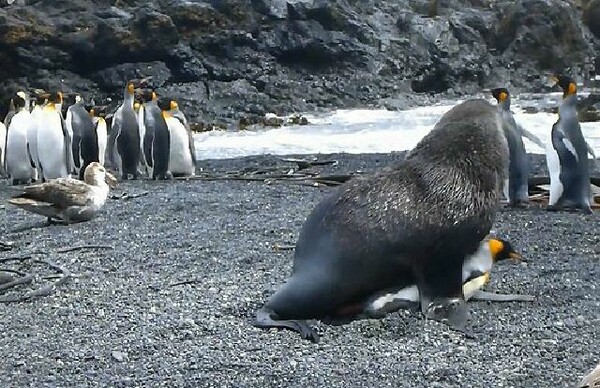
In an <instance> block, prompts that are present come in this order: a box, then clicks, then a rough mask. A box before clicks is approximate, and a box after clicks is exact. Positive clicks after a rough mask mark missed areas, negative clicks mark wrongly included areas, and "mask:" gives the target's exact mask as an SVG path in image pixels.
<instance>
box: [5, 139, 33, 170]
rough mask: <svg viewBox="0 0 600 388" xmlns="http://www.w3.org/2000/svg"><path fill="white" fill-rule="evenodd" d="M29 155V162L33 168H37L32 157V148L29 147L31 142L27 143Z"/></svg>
mask: <svg viewBox="0 0 600 388" xmlns="http://www.w3.org/2000/svg"><path fill="white" fill-rule="evenodd" d="M27 157H28V158H29V164H30V165H31V168H35V162H34V161H33V158H32V157H31V149H30V147H29V143H27ZM0 160H2V148H0Z"/></svg>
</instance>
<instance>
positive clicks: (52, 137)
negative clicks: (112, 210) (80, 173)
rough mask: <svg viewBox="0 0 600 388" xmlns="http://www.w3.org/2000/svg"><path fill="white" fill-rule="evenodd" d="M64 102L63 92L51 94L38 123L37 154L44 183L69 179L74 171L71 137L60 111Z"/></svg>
mask: <svg viewBox="0 0 600 388" xmlns="http://www.w3.org/2000/svg"><path fill="white" fill-rule="evenodd" d="M62 100H63V97H62V93H61V92H53V93H51V94H50V96H49V97H48V103H47V104H46V105H45V106H44V109H43V111H42V113H41V117H40V120H39V121H38V123H37V153H38V159H39V161H40V170H41V171H42V180H43V181H48V180H50V179H56V178H67V177H69V176H70V174H71V171H73V153H72V152H71V136H70V135H69V131H68V130H67V126H66V124H65V120H64V119H63V116H62V113H61V111H60V110H59V107H60V106H62Z"/></svg>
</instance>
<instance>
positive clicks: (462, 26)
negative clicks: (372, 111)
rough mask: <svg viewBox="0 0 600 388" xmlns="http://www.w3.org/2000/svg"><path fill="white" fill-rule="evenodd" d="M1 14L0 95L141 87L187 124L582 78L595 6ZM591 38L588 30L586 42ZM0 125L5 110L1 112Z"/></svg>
mask: <svg viewBox="0 0 600 388" xmlns="http://www.w3.org/2000/svg"><path fill="white" fill-rule="evenodd" d="M0 4H4V6H3V7H1V8H0V97H1V98H2V105H3V107H2V108H3V109H5V106H6V103H5V101H6V99H7V97H8V96H9V95H10V94H11V93H14V92H15V91H16V90H18V89H31V88H43V89H49V88H56V87H58V88H60V89H62V90H63V91H65V92H67V93H69V92H79V93H82V94H83V95H84V97H87V98H89V97H95V99H96V102H98V103H106V102H107V101H110V99H112V101H113V104H114V103H115V101H117V100H119V99H120V98H121V95H122V88H123V84H124V82H125V80H126V79H128V78H140V77H145V76H152V81H151V82H152V84H153V86H154V87H156V88H158V91H159V93H160V94H162V95H168V96H172V97H174V98H176V99H178V100H179V101H180V104H181V105H183V109H184V110H185V111H186V112H187V113H188V115H189V116H190V118H191V119H192V120H193V121H202V122H222V123H230V124H231V123H235V122H237V120H239V119H240V118H241V117H246V118H248V117H256V116H258V115H263V114H264V113H265V112H276V113H291V112H295V111H308V110H313V109H316V108H320V107H323V108H333V107H357V106H388V107H403V106H406V105H407V104H412V103H423V102H426V101H428V99H432V98H435V96H437V95H440V94H443V95H445V96H454V95H469V94H471V93H473V92H475V91H478V90H480V89H481V88H482V87H488V86H492V85H496V84H500V83H507V84H510V85H511V86H512V88H513V90H514V91H515V92H518V91H541V90H547V88H548V85H547V74H548V73H549V72H551V71H568V72H569V73H570V74H572V75H575V76H578V77H582V76H583V75H584V74H586V72H588V71H589V68H588V67H587V66H589V64H590V63H593V61H594V59H595V57H596V52H597V50H598V48H599V42H600V41H599V39H598V38H597V37H595V36H594V35H593V33H598V34H600V28H599V27H598V26H599V25H600V21H599V20H597V19H598V17H600V7H598V1H596V0H592V1H590V2H589V4H588V2H586V1H576V0H498V1H494V0H439V1H430V0H331V1H327V0H206V1H191V0H188V1H185V0H150V1H137V0H96V1H92V0H43V1H32V0H16V1H14V2H13V3H12V4H10V5H6V4H7V2H6V1H4V2H2V3H0ZM592 31H594V32H592ZM0 116H2V112H1V111H0Z"/></svg>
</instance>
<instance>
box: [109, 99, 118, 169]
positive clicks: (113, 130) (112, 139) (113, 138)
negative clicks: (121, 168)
mask: <svg viewBox="0 0 600 388" xmlns="http://www.w3.org/2000/svg"><path fill="white" fill-rule="evenodd" d="M120 113H121V108H119V109H117V111H116V112H115V115H114V116H113V121H112V123H111V126H110V134H109V135H108V144H107V145H106V148H107V149H108V160H109V162H110V164H112V165H113V167H118V165H119V163H117V158H116V155H115V143H116V142H117V136H118V135H119V132H121V114H120Z"/></svg>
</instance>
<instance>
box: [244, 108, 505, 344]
mask: <svg viewBox="0 0 600 388" xmlns="http://www.w3.org/2000/svg"><path fill="white" fill-rule="evenodd" d="M507 168H508V145H507V142H506V139H505V137H504V134H503V131H502V124H501V120H500V117H499V114H498V110H497V109H496V107H495V106H492V105H491V104H490V103H488V102H487V101H485V100H468V101H465V102H463V103H461V104H458V105H457V106H455V107H454V108H452V109H451V110H450V111H448V112H447V113H446V114H444V115H443V116H442V117H441V118H440V120H439V121H438V122H437V124H436V125H435V126H434V128H433V129H432V130H431V132H430V133H429V134H427V135H426V136H425V137H424V138H423V139H422V140H421V141H420V142H419V143H418V144H417V145H416V147H415V148H414V149H413V150H412V151H410V152H409V153H408V155H407V156H406V159H405V160H404V161H402V162H400V163H399V164H397V165H395V166H392V167H388V168H385V169H383V170H382V171H379V172H376V173H374V174H370V175H365V176H360V177H357V178H354V179H352V180H350V181H349V182H347V183H346V184H344V185H343V186H341V187H340V188H339V189H338V190H336V191H335V192H334V193H333V194H331V195H329V196H328V197H326V198H325V199H324V200H323V201H322V202H320V203H319V204H318V205H317V206H316V207H315V208H314V209H313V211H312V213H311V214H310V215H309V216H308V218H307V220H306V222H305V223H304V226H303V227H302V230H301V232H300V236H299V238H298V241H297V243H296V250H295V256H294V264H293V268H292V274H291V277H290V278H289V279H288V281H287V282H286V283H285V284H284V285H283V286H282V287H281V288H280V289H279V290H278V291H277V292H276V293H275V294H274V295H273V296H272V297H271V298H270V299H269V300H268V301H267V303H266V304H265V306H263V307H262V308H261V309H260V310H259V311H258V313H257V315H256V318H255V320H254V322H253V323H254V325H255V326H257V327H263V328H268V327H278V328H285V329H291V330H294V331H297V332H298V333H300V334H301V336H302V337H303V338H305V339H310V340H313V341H317V340H318V336H317V334H316V333H315V332H314V331H313V330H312V329H311V328H310V327H309V326H308V325H307V323H306V322H305V320H307V319H322V318H327V317H337V316H343V315H346V314H348V313H352V312H358V311H360V310H361V309H362V306H364V304H365V302H366V301H368V300H369V299H370V298H372V297H373V296H374V295H378V294H381V293H385V292H386V290H397V289H401V288H403V287H406V286H408V285H411V284H416V285H417V287H418V290H419V298H420V304H421V310H422V312H423V313H424V314H425V316H426V317H428V318H432V319H436V320H438V321H442V322H446V323H447V324H448V325H449V326H451V327H453V328H456V329H459V330H464V326H465V322H466V319H467V308H466V304H465V301H464V298H463V291H462V284H463V282H462V269H463V264H464V261H465V258H466V257H467V256H469V255H471V254H473V253H474V252H475V251H477V249H478V247H479V244H480V242H481V241H482V240H483V239H484V238H485V236H486V235H487V234H488V233H489V231H490V229H491V227H492V223H493V221H494V218H495V214H496V210H497V207H498V199H499V192H500V189H501V187H502V183H503V181H504V178H505V175H506V171H507Z"/></svg>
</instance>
